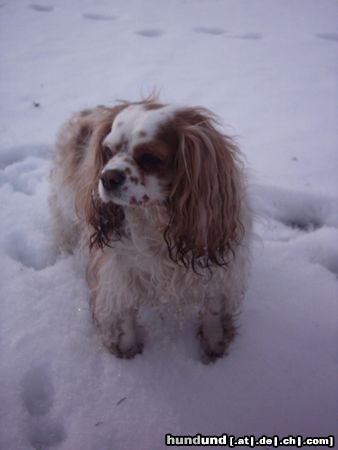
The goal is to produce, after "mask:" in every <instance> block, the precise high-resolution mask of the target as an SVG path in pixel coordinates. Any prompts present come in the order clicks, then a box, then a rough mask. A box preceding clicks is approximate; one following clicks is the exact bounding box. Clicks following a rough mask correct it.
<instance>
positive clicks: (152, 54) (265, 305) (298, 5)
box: [0, 0, 338, 450]
mask: <svg viewBox="0 0 338 450" xmlns="http://www.w3.org/2000/svg"><path fill="white" fill-rule="evenodd" d="M0 6H1V8H0V65H1V71H0V99H1V105H0V117H1V122H0V124H1V125H0V127H1V134H0V136H1V137H0V227H1V228H0V282H1V285H0V297H1V314H0V320H1V325H0V367H1V369H0V370H1V374H0V376H1V386H0V448H1V449H4V450H31V449H39V450H42V449H43V450H46V449H49V448H57V449H60V450H93V449H97V450H115V449H116V450H134V449H135V450H136V449H140V450H152V449H154V450H155V449H162V448H165V445H164V435H165V433H172V434H196V433H204V434H208V435H210V434H217V435H219V434H222V433H232V434H235V435H248V434H256V435H258V436H259V435H262V434H265V435H273V434H279V435H290V434H303V435H305V436H306V435H311V436H315V435H328V434H333V433H335V431H336V429H337V428H336V427H337V417H338V411H337V368H338V367H337V366H338V353H337V301H338V202H337V199H338V181H337V169H338V152H337V141H338V139H337V132H336V124H337V109H336V106H337V105H336V100H337V93H338V92H337V91H338V89H337V60H336V55H337V48H338V47H337V46H338V34H337V31H336V30H337V13H338V4H337V2H336V1H335V0H321V1H318V0H297V2H295V1H291V0H283V1H282V0H280V1H269V0H209V1H203V0H171V1H167V2H166V1H164V0H161V1H155V0H148V1H147V2H141V1H138V0H124V1H122V0H116V1H114V2H112V1H109V0H100V1H97V2H94V1H92V0H72V1H71V2H70V1H66V0H58V1H53V0H46V1H42V0H41V1H40V2H37V3H30V1H28V0H15V1H14V0H13V1H12V0H11V1H9V0H7V1H6V0H2V1H1V4H0ZM154 88H157V89H158V90H159V91H160V94H161V100H162V101H167V102H173V103H179V104H187V105H203V106H206V107H208V108H210V109H211V110H213V111H215V112H216V113H217V114H218V115H219V116H220V117H221V118H222V120H223V122H224V124H225V127H226V130H227V132H228V133H229V134H231V135H237V139H238V142H239V144H240V146H241V148H242V150H243V153H244V154H245V155H246V158H247V164H248V166H249V167H250V173H251V175H250V177H251V187H250V193H251V196H252V201H253V205H254V209H255V212H256V223H255V231H256V235H257V240H256V245H255V250H254V255H253V261H252V273H251V278H250V286H249V290H248V294H247V298H246V301H245V304H244V305H243V311H242V314H241V316H240V317H239V318H238V325H239V335H238V337H237V339H236V341H235V343H234V344H233V346H232V348H231V352H230V354H229V355H228V356H227V357H226V358H223V359H221V360H219V361H217V362H216V363H215V364H210V365H205V364H203V363H202V362H201V360H200V357H199V352H198V344H197V341H196V338H195V336H194V329H195V323H194V320H193V319H192V318H189V319H187V322H186V324H185V326H184V327H183V328H182V329H181V328H179V326H178V324H176V323H175V321H173V320H171V318H170V317H165V318H160V317H157V316H156V314H154V313H152V312H150V313H149V318H148V321H149V324H150V333H149V336H148V338H147V342H146V346H145V349H144V352H143V354H142V355H140V356H137V357H136V358H135V359H133V360H130V361H126V360H119V359H116V358H115V357H113V356H112V355H110V354H109V353H107V351H106V350H105V349H104V348H103V347H102V345H101V344H100V342H99V340H98V339H97V335H96V332H95V329H94V326H93V323H92V320H91V315H90V311H89V308H88V293H87V289H86V285H85V282H84V274H83V270H82V268H81V266H79V264H78V261H77V258H76V256H69V255H68V256H65V255H60V254H58V253H57V251H56V249H55V244H54V243H53V240H52V237H51V233H50V228H49V218H48V207H47V195H48V173H49V170H50V166H51V162H50V155H51V149H52V146H53V142H54V140H55V134H56V132H57V129H58V128H59V126H60V124H61V123H62V122H63V121H64V120H65V119H66V118H67V117H68V116H69V115H70V113H71V112H73V111H76V110H78V109H80V108H84V107H88V106H93V105H96V104H112V103H113V102H114V101H115V99H117V98H124V99H127V100H136V99H140V97H141V96H142V95H146V94H148V93H149V92H151V91H152V89H154ZM230 124H231V126H230Z"/></svg>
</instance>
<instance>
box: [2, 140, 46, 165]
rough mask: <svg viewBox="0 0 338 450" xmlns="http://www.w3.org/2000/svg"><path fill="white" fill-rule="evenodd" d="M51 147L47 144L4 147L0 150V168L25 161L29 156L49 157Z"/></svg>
mask: <svg viewBox="0 0 338 450" xmlns="http://www.w3.org/2000/svg"><path fill="white" fill-rule="evenodd" d="M50 155H51V147H48V146H47V145H39V144H37V145H34V144H27V145H22V146H17V147H8V148H2V149H1V152H0V170H1V169H5V168H6V167H7V166H10V165H12V164H15V163H17V162H19V161H23V160H25V159H26V158H28V157H29V156H36V157H38V158H46V159H49V158H50Z"/></svg>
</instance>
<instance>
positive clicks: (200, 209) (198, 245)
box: [165, 108, 243, 270]
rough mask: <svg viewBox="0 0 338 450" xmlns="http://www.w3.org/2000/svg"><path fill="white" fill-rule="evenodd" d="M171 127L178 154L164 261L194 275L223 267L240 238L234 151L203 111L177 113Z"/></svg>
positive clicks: (238, 187)
mask: <svg viewBox="0 0 338 450" xmlns="http://www.w3.org/2000/svg"><path fill="white" fill-rule="evenodd" d="M176 128H177V129H178V134H179V136H178V149H177V153H176V160H175V174H174V181H173V185H172V189H171V193H170V195H169V199H168V208H169V215H170V222H169V225H168V227H167V229H166V231H165V239H166V242H167V245H168V248H169V253H170V256H171V258H172V259H173V260H174V261H176V262H178V263H182V264H183V265H185V266H186V267H190V266H191V267H192V268H193V269H194V270H196V268H198V267H200V268H205V267H209V268H211V267H212V266H226V265H227V264H228V262H229V259H230V257H231V256H232V255H233V254H234V246H235V245H236V244H237V243H238V242H239V241H240V239H241V237H242V234H243V226H242V224H241V222H240V219H239V218H240V208H241V196H242V192H241V188H240V185H241V183H240V181H241V180H240V177H241V176H242V175H241V174H242V172H241V169H240V167H239V162H238V149H237V147H236V145H235V143H234V142H233V141H232V140H231V139H230V138H229V137H226V136H224V135H223V134H221V133H220V132H219V131H218V130H217V129H216V122H215V119H214V117H213V116H212V115H211V113H210V112H209V111H207V110H205V109H202V108H187V109H185V110H182V112H179V113H178V114H177V117H176Z"/></svg>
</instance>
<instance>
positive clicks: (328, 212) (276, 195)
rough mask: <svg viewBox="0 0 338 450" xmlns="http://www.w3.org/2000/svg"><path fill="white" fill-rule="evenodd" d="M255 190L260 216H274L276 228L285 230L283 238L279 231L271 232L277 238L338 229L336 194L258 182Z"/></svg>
mask: <svg viewBox="0 0 338 450" xmlns="http://www.w3.org/2000/svg"><path fill="white" fill-rule="evenodd" d="M251 191H252V200H253V206H254V209H255V211H256V212H257V214H258V216H261V217H262V218H263V219H264V218H270V219H271V221H272V223H273V222H274V223H275V225H274V228H275V227H277V228H280V230H281V231H282V233H281V239H278V233H277V234H276V233H275V234H272V235H271V237H272V238H273V240H285V239H284V238H282V237H283V235H287V236H289V237H297V236H299V235H300V234H305V233H312V232H314V231H316V230H319V229H321V228H322V227H325V226H327V227H333V228H335V229H337V228H338V207H337V201H336V199H335V198H333V197H332V198H331V197H326V196H323V195H320V194H318V195H316V194H312V193H307V192H302V191H293V190H290V189H282V188H276V187H272V186H258V185H256V186H252V187H251ZM278 224H280V225H281V226H278ZM287 229H289V230H290V232H287Z"/></svg>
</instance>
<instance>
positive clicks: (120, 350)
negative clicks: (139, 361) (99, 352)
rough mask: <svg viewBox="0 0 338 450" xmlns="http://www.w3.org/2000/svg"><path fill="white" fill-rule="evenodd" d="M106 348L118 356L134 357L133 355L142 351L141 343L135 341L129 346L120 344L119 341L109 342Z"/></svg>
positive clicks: (124, 357)
mask: <svg viewBox="0 0 338 450" xmlns="http://www.w3.org/2000/svg"><path fill="white" fill-rule="evenodd" d="M108 350H109V351H110V353H112V354H113V355H115V356H117V357H118V358H123V359H132V358H134V356H136V355H138V354H139V353H142V351H143V343H142V342H135V343H134V344H133V345H132V346H129V347H123V346H121V345H120V343H111V344H110V346H109V347H108Z"/></svg>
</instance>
